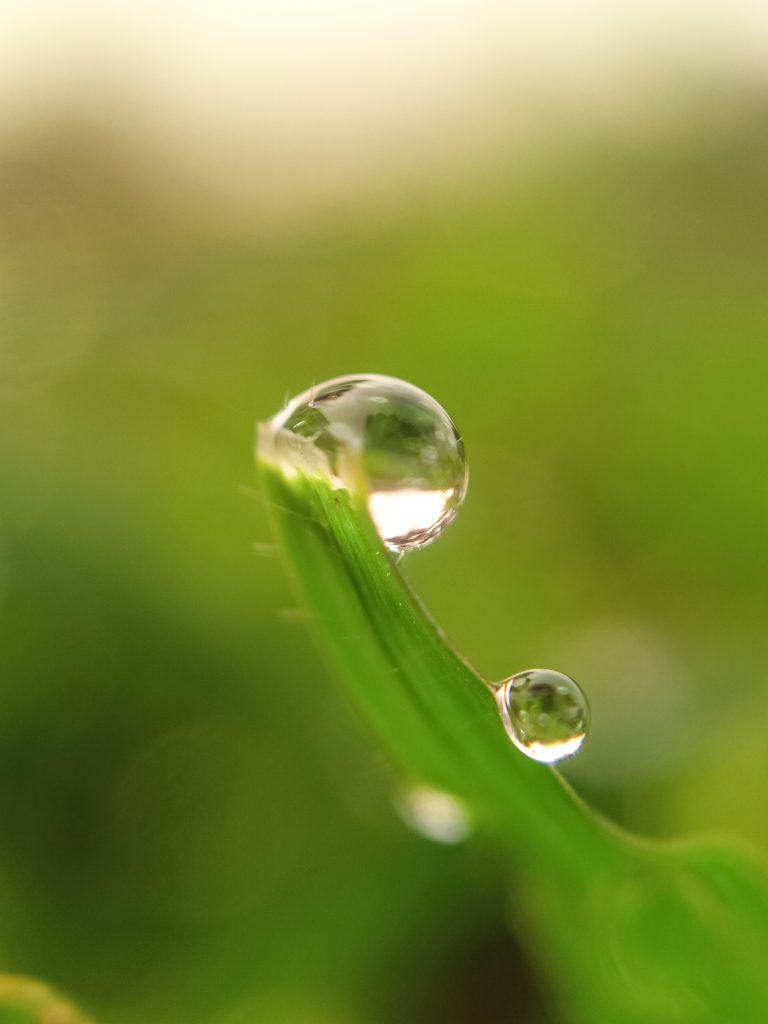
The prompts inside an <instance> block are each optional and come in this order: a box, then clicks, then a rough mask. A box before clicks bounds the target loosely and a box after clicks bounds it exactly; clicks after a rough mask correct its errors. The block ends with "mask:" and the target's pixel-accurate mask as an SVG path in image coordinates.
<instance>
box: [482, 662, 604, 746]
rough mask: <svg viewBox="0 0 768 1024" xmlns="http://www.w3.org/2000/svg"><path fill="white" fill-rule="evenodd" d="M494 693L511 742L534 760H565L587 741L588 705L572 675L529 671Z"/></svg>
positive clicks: (511, 678)
mask: <svg viewBox="0 0 768 1024" xmlns="http://www.w3.org/2000/svg"><path fill="white" fill-rule="evenodd" d="M495 693H496V700H497V702H498V705H499V709H500V711H501V717H502V721H503V722H504V728H505V729H506V730H507V733H508V735H509V736H510V738H511V740H512V742H513V743H514V744H515V746H516V747H517V748H518V749H519V750H522V752H523V753H524V754H526V755H527V756H528V757H530V758H533V760H534V761H541V762H543V763H545V764H554V763H555V762H556V761H562V760H563V759H564V758H566V757H571V756H572V755H573V754H575V753H576V752H577V751H578V750H579V748H580V747H581V745H582V743H583V742H584V739H585V738H586V735H587V730H588V728H589V704H588V703H587V698H586V696H585V694H584V691H583V690H582V689H581V687H580V686H579V685H578V683H577V682H575V680H573V679H571V678H570V676H566V675H563V673H562V672H554V671H552V670H551V669H543V668H535V669H529V670H528V671H527V672H519V673H518V674H517V675H514V676H511V677H510V678H509V679H506V680H504V682H502V683H500V684H499V685H498V687H497V688H496V690H495Z"/></svg>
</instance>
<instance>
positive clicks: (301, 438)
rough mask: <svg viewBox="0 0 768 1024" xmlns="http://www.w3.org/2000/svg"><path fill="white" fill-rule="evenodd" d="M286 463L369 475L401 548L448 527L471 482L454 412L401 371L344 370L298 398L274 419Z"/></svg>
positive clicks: (335, 478) (382, 530)
mask: <svg viewBox="0 0 768 1024" xmlns="http://www.w3.org/2000/svg"><path fill="white" fill-rule="evenodd" d="M269 426H270V429H271V435H272V441H273V446H274V457H275V459H276V461H277V463H278V465H279V466H280V468H281V470H282V471H283V472H284V473H285V474H286V475H291V474H292V473H295V472H296V471H297V470H300V471H302V472H305V473H309V474H313V473H314V474H317V473H320V474H322V475H324V476H327V477H328V478H329V479H330V480H331V481H332V483H333V484H334V486H336V487H347V488H350V489H351V488H353V487H355V486H357V485H358V482H359V481H361V480H362V483H363V485H364V486H365V488H366V492H367V495H368V510H369V512H370V516H371V519H372V520H373V522H374V524H375V526H376V528H377V530H378V531H379V534H380V535H381V538H382V540H383V541H384V543H385V544H386V545H387V546H388V547H390V548H392V549H393V550H397V551H404V550H408V549H410V548H418V547H423V545H425V544H428V543H429V542H430V541H433V540H434V539H435V538H436V537H438V536H439V535H440V533H441V532H442V530H443V529H445V527H446V526H447V525H448V523H450V522H451V520H452V519H453V518H454V516H455V515H456V512H457V511H458V509H459V506H460V505H461V503H462V501H463V499H464V495H465V493H466V489H467V463H466V458H465V456H464V445H463V443H462V441H461V438H460V437H459V434H458V431H457V430H456V427H455V426H454V425H453V422H452V421H451V419H450V417H449V416H448V413H447V412H446V411H445V409H443V407H442V406H441V405H439V404H438V403H437V402H436V401H435V400H434V398H432V397H431V396H430V395H428V394H427V393H426V392H425V391H422V390H421V389H420V388H417V387H414V385H413V384H408V383H406V382H405V381H402V380H397V379H396V378H394V377H384V376H380V375H379V374H359V375H357V376H350V377H337V378H336V379H334V380H330V381H326V383H324V384H319V385H317V386H316V387H313V388H310V389H309V390H308V391H305V392H304V393H303V394H301V395H299V396H298V397H297V398H294V399H293V400H292V401H291V402H289V403H288V405H287V406H286V407H285V408H284V409H283V410H282V411H281V412H279V413H278V414H277V416H275V417H274V418H273V419H272V420H271V421H270V424H269Z"/></svg>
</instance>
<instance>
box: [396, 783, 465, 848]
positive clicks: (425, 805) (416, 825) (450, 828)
mask: <svg viewBox="0 0 768 1024" xmlns="http://www.w3.org/2000/svg"><path fill="white" fill-rule="evenodd" d="M394 802H395V810H396V811H397V813H398V814H399V815H400V818H401V819H402V820H403V821H404V822H405V824H406V825H407V826H408V827H409V828H410V829H412V831H414V832H416V833H417V834H418V835H420V836H423V837H424V838H425V839H431V840H432V841H433V842H435V843H444V844H446V845H448V846H453V845H456V844H457V843H463V842H464V840H465V839H468V838H469V836H470V835H471V834H472V819H471V818H470V816H469V812H468V811H467V808H466V807H465V806H464V804H463V803H462V802H461V801H460V800H458V799H457V798H456V797H455V796H451V794H450V793H443V792H442V791H441V790H439V789H433V788H432V787H431V786H411V787H410V788H409V789H406V790H403V791H402V792H399V793H398V794H397V795H396V797H395V801H394Z"/></svg>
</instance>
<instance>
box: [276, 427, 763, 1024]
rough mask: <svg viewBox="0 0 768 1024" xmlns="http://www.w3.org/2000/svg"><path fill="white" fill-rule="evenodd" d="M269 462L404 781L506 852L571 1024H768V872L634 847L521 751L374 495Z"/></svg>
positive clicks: (359, 696)
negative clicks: (384, 534)
mask: <svg viewBox="0 0 768 1024" xmlns="http://www.w3.org/2000/svg"><path fill="white" fill-rule="evenodd" d="M265 429H266V428H265ZM269 455H270V447H269V443H268V437H267V438H266V441H263V442H262V445H261V458H260V468H261V476H262V482H263V488H264V491H265V494H266V496H267V499H268V501H269V503H270V505H271V507H272V511H273V514H274V520H275V524H276V527H277V531H278V533H279V536H280V538H281V540H282V544H283V547H284V549H285V552H286V554H287V556H288V561H289V564H290V567H291V568H292V570H293V574H294V575H295V577H296V579H297V582H298V585H299V587H300V590H301V592H302V593H303V597H304V600H305V601H306V603H307V605H308V606H309V609H310V610H311V612H312V614H313V618H314V619H315V621H316V624H317V626H318V628H319V633H320V637H321V641H322V643H323V644H324V646H325V647H326V648H327V649H328V651H329V652H330V654H331V656H332V659H333V661H334V663H335V665H336V667H337V669H338V671H339V674H340V675H341V677H342V679H343V681H344V683H345V685H346V688H347V690H348V692H349V695H350V696H351V698H352V699H353V700H354V702H355V703H356V704H357V706H358V708H359V710H360V712H361V713H362V715H363V716H364V718H365V719H366V720H367V722H368V723H369V724H370V726H371V727H372V728H373V729H374V731H375V733H376V734H377V735H378V737H379V740H380V741H381V742H382V743H383V744H384V746H385V747H386V748H387V749H388V750H389V752H390V754H391V755H392V757H393V758H394V759H395V760H396V762H397V763H398V764H399V766H400V767H401V769H403V770H404V771H405V772H406V773H408V774H409V775H410V776H411V777H412V778H414V779H415V780H419V781H423V782H426V783H429V784H430V785H433V786H435V787H437V788H439V789H442V790H446V791H448V792H450V793H452V794H454V795H456V796H457V797H460V798H461V799H462V800H463V801H464V802H465V803H466V804H467V805H468V806H469V807H470V808H471V810H472V812H473V815H474V817H475V819H476V821H477V822H478V823H479V825H480V827H482V828H484V829H485V830H486V831H487V832H489V833H492V834H493V835H495V836H496V837H497V839H498V841H499V843H500V844H503V847H504V849H505V850H507V851H508V854H509V863H510V867H511V870H512V881H513V884H514V888H515V912H516V914H517V920H516V927H517V929H518V931H519V932H520V933H521V934H522V935H523V938H524V939H525V940H526V941H527V942H528V944H529V945H531V946H532V948H533V949H534V951H535V952H536V953H537V954H538V957H539V963H540V964H541V969H542V971H543V972H544V973H545V974H546V975H547V976H548V977H549V979H550V986H551V989H552V992H553V996H554V998H555V1000H556V1002H557V1004H558V1005H559V1008H560V1015H561V1018H562V1020H563V1021H567V1022H569V1024H603V1022H605V1024H641V1022H642V1024H649V1022H653V1024H726V1022H727V1024H740V1022H742V1021H743V1022H745V1024H746V1022H747V1021H749V1022H751V1024H753V1022H756V1021H760V1020H768V971H767V970H766V969H765V968H766V957H768V876H767V875H766V873H765V871H764V869H763V866H762V864H760V863H758V862H757V860H755V859H754V858H753V857H752V856H751V855H749V854H747V853H744V852H742V851H740V850H739V849H738V848H737V847H736V846H735V845H731V844H727V843H714V842H697V843H678V844H674V843H653V842H649V841H644V840H640V839H636V838H634V837H632V836H630V835H628V834H626V833H624V832H622V831H620V830H619V829H617V828H615V827H614V826H612V825H611V824H610V823H608V822H607V821H605V820H604V819H603V818H602V817H600V816H599V815H597V814H596V813H594V812H592V811H591V810H589V809H588V808H587V807H586V806H585V805H584V803H583V802H582V801H581V800H580V799H579V798H578V797H577V796H576V795H575V794H574V793H573V792H572V790H571V789H570V788H569V787H568V786H567V784H566V783H565V782H564V781H563V779H562V778H561V777H560V776H559V775H558V773H557V772H556V771H555V770H554V769H552V768H548V767H546V766H544V765H541V764H538V763H535V762H533V761H531V760H529V759H528V758H526V757H525V756H524V755H523V754H521V753H520V752H519V751H517V750H516V749H515V747H514V746H513V745H512V744H511V743H510V742H509V741H508V739H507V736H506V734H505V732H504V729H503V726H502V724H501V721H500V718H499V715H498V712H497V709H496V706H495V701H494V699H493V696H492V695H491V693H490V692H489V690H488V688H487V686H486V685H485V684H484V683H483V681H482V679H481V678H480V677H479V676H478V675H477V673H476V672H475V671H474V670H473V669H472V667H471V666H470V665H469V664H468V663H467V662H466V661H465V660H464V659H463V658H462V657H460V656H459V655H458V654H457V652H456V651H455V650H454V649H453V648H452V647H451V645H450V644H449V643H448V641H447V639H446V638H445V636H444V635H443V634H442V632H441V631H440V629H439V628H438V627H437V626H436V624H435V623H434V621H433V620H432V619H431V618H430V616H429V614H428V613H427V611H426V610H425V608H424V607H423V605H422V604H421V602H420V601H419V599H418V597H417V596H416V595H415V593H414V592H413V590H412V589H411V588H410V586H409V585H408V583H407V582H406V581H405V579H404V578H403V577H402V576H401V575H400V573H399V572H398V570H397V568H396V566H395V562H394V560H393V558H392V556H391V555H390V554H389V552H387V550H386V549H385V548H384V547H383V545H382V543H381V541H380V539H379V537H378V535H377V533H376V531H375V528H374V527H373V525H372V523H371V521H370V519H369V516H368V513H367V509H366V501H365V496H364V494H362V493H358V494H355V493H352V492H350V491H346V490H342V489H338V488H333V487H332V486H331V485H330V484H329V483H328V482H327V481H326V480H325V479H324V478H322V477H320V476H309V475H305V474H302V473H295V474H292V475H291V477H290V479H288V478H286V477H285V476H284V475H283V474H282V473H281V471H280V470H279V469H278V468H277V467H275V466H274V465H273V464H272V463H271V462H270V459H269ZM509 1019H510V1021H513V1020H515V1019H516V1018H515V1012H514V993H513V992H510V1017H509Z"/></svg>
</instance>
